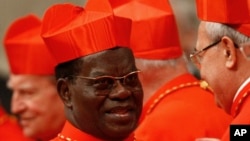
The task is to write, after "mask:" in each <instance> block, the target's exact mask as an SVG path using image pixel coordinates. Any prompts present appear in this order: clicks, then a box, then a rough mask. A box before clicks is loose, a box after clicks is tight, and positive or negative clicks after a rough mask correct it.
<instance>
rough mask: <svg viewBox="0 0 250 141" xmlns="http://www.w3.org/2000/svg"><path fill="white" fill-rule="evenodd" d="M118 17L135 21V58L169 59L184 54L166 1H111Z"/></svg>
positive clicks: (133, 37) (131, 44)
mask: <svg viewBox="0 0 250 141" xmlns="http://www.w3.org/2000/svg"><path fill="white" fill-rule="evenodd" d="M109 1H110V3H111V5H112V7H113V9H114V13H115V15H117V16H121V17H125V18H129V19H131V20H132V31H131V37H130V38H131V43H130V47H131V48H132V50H133V52H134V55H135V57H137V58H145V59H170V58H177V57H179V56H181V55H182V50H181V47H180V41H179V35H178V29H177V25H176V21H175V17H174V15H173V11H172V8H171V6H170V4H169V2H168V1H166V0H157V1H152V0H119V1H117V0H109Z"/></svg>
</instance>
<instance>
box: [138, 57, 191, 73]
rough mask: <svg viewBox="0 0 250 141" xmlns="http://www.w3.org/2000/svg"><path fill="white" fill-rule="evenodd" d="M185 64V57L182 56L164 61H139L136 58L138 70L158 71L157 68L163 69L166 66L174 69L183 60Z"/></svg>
mask: <svg viewBox="0 0 250 141" xmlns="http://www.w3.org/2000/svg"><path fill="white" fill-rule="evenodd" d="M183 59H184V61H185V62H187V57H186V56H185V55H182V56H181V57H179V58H175V59H165V60H150V59H140V58H136V59H135V60H136V64H140V67H141V68H139V69H142V70H144V69H148V68H151V69H159V68H164V67H166V66H170V67H175V66H176V65H178V63H179V61H180V60H183Z"/></svg>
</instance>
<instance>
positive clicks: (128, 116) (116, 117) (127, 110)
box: [106, 106, 135, 123]
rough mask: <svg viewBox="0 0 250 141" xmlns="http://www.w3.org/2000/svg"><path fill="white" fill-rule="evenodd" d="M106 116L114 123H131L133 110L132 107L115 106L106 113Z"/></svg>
mask: <svg viewBox="0 0 250 141" xmlns="http://www.w3.org/2000/svg"><path fill="white" fill-rule="evenodd" d="M106 116H107V117H108V118H109V119H111V120H113V121H116V122H121V123H127V122H131V121H132V120H133V119H134V117H135V110H134V108H133V107H132V106H117V107H114V108H111V109H110V110H108V111H107V112H106Z"/></svg>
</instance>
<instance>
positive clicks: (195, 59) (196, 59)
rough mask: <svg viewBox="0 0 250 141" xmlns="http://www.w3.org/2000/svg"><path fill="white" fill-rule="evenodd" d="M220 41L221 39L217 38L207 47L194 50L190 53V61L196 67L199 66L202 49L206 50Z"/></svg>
mask: <svg viewBox="0 0 250 141" xmlns="http://www.w3.org/2000/svg"><path fill="white" fill-rule="evenodd" d="M220 42H221V39H220V40H218V41H216V42H214V43H212V44H210V45H208V46H207V47H205V48H203V49H201V50H198V51H195V52H194V53H192V54H190V59H191V61H192V62H193V63H194V64H195V65H196V66H197V67H198V68H200V62H201V56H200V54H201V53H202V52H204V51H206V50H208V49H210V48H212V47H214V46H215V45H217V44H218V43H220Z"/></svg>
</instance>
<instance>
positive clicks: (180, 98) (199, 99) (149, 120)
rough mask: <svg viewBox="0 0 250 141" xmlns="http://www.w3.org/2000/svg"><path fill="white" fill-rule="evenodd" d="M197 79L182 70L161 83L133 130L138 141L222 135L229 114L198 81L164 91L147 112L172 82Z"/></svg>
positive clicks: (179, 140)
mask: <svg viewBox="0 0 250 141" xmlns="http://www.w3.org/2000/svg"><path fill="white" fill-rule="evenodd" d="M196 81H198V80H197V79H196V78H194V77H193V76H192V75H190V74H184V75H181V76H179V77H177V78H176V79H174V80H172V81H171V82H169V83H166V84H165V85H164V86H162V87H161V88H160V89H159V90H158V91H157V92H156V93H155V94H154V95H153V96H152V97H151V98H150V99H149V101H148V102H147V103H146V105H145V107H144V111H143V114H142V119H143V120H142V122H141V124H140V125H139V127H138V129H137V130H136V131H135V138H136V140H139V141H153V140H155V139H157V138H159V139H160V140H161V141H194V140H195V139H196V138H201V137H213V138H221V136H222V134H223V133H224V131H225V130H226V129H227V127H228V125H229V123H230V121H231V119H232V118H231V117H230V116H229V115H227V114H226V113H225V112H224V111H223V110H222V109H219V108H218V107H217V106H216V105H215V102H214V97H213V95H212V94H211V93H209V92H207V91H205V90H203V89H201V88H200V87H199V85H195V86H189V87H185V88H180V89H177V90H176V91H173V92H171V93H170V94H168V95H166V96H165V97H164V98H163V99H162V100H161V101H160V102H159V103H158V104H157V105H156V107H155V108H154V109H153V110H152V112H151V113H150V114H146V112H145V111H147V110H148V109H149V107H150V105H151V104H152V103H153V102H154V101H155V99H156V98H157V97H159V95H161V94H162V93H164V92H165V91H166V90H169V89H171V88H173V87H175V86H179V85H181V84H187V83H193V82H196Z"/></svg>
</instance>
